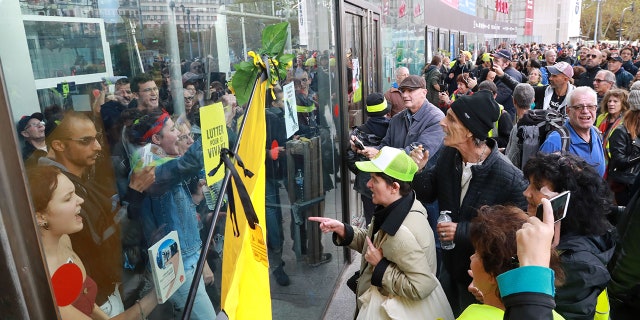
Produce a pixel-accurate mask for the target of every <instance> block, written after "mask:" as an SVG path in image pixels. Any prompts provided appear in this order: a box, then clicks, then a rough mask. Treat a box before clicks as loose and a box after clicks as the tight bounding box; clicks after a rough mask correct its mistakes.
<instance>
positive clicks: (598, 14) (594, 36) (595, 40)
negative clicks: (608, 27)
mask: <svg viewBox="0 0 640 320" xmlns="http://www.w3.org/2000/svg"><path fill="white" fill-rule="evenodd" d="M596 1H598V7H597V8H596V27H595V31H594V32H593V45H598V33H600V3H602V1H603V0H596Z"/></svg>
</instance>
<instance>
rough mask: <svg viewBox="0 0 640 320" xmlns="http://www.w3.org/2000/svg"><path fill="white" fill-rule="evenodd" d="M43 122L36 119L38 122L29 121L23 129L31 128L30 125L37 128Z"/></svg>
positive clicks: (43, 123) (42, 124)
mask: <svg viewBox="0 0 640 320" xmlns="http://www.w3.org/2000/svg"><path fill="white" fill-rule="evenodd" d="M45 124H46V123H45V122H44V121H38V122H34V123H29V124H27V125H26V126H25V127H24V130H27V129H29V128H31V127H33V128H38V127H41V126H42V127H44V125H45Z"/></svg>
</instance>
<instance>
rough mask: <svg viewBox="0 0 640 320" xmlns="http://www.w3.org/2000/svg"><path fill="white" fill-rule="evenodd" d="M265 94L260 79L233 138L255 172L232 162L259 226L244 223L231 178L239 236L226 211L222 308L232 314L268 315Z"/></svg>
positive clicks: (239, 316)
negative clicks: (237, 137) (237, 136)
mask: <svg viewBox="0 0 640 320" xmlns="http://www.w3.org/2000/svg"><path fill="white" fill-rule="evenodd" d="M265 96H266V82H263V81H259V82H258V84H257V85H256V90H255V91H254V95H253V100H252V101H251V107H250V108H249V110H248V112H247V114H246V117H247V119H246V123H245V127H244V132H243V133H242V137H241V138H240V140H239V141H238V143H239V148H238V155H239V156H240V158H241V159H242V161H243V162H244V165H245V167H246V168H247V169H249V170H250V171H251V172H253V173H254V176H253V177H252V178H249V177H245V176H244V174H243V173H242V172H243V171H242V169H241V168H240V167H238V166H236V168H237V170H238V172H239V173H240V176H241V178H242V181H243V182H244V185H245V186H246V188H247V192H248V193H249V196H250V198H251V202H252V203H253V206H254V208H255V211H256V214H257V216H258V220H259V221H260V226H256V229H255V230H252V229H251V228H250V227H249V225H248V223H247V218H246V216H245V214H244V209H243V208H242V203H241V202H240V198H239V197H238V192H237V188H236V185H235V184H232V188H233V194H234V199H235V201H234V202H235V210H236V217H237V224H238V231H239V234H240V236H239V237H235V236H234V232H233V221H232V220H231V218H230V214H227V223H226V229H225V237H224V240H225V241H224V251H223V257H224V258H223V259H222V309H223V310H224V311H225V312H226V313H227V315H228V316H229V319H233V320H236V319H237V320H243V319H251V320H253V319H267V320H268V319H271V294H270V291H269V266H268V262H267V261H266V246H265V243H266V240H265V239H266V223H265V166H264V161H265V155H266V148H265V143H266V139H267V138H266V120H265Z"/></svg>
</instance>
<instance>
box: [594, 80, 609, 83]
mask: <svg viewBox="0 0 640 320" xmlns="http://www.w3.org/2000/svg"><path fill="white" fill-rule="evenodd" d="M593 82H596V83H600V82H609V83H612V82H611V81H607V80H605V79H593Z"/></svg>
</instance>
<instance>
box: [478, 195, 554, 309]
mask: <svg viewBox="0 0 640 320" xmlns="http://www.w3.org/2000/svg"><path fill="white" fill-rule="evenodd" d="M528 218H529V216H528V215H527V214H526V213H525V212H524V211H522V210H521V209H520V208H518V207H514V206H502V205H495V206H482V207H481V208H480V209H479V210H478V216H477V217H475V218H474V219H473V220H472V223H471V227H470V238H471V243H472V244H473V247H474V248H475V250H476V254H477V255H479V256H480V258H481V259H482V266H483V268H484V270H485V271H486V272H487V273H488V274H490V275H491V276H493V277H497V276H499V275H500V274H502V273H505V272H507V271H509V270H512V269H515V268H517V267H518V266H519V264H518V260H517V253H518V246H517V242H516V231H518V230H520V228H522V225H523V224H524V223H525V222H527V219H528ZM549 266H550V268H551V269H553V270H554V271H555V274H556V285H559V284H561V283H562V282H563V281H564V272H563V271H562V268H561V266H560V258H559V257H558V254H557V251H556V250H555V249H551V261H550V263H549ZM498 296H500V295H499V294H498Z"/></svg>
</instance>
